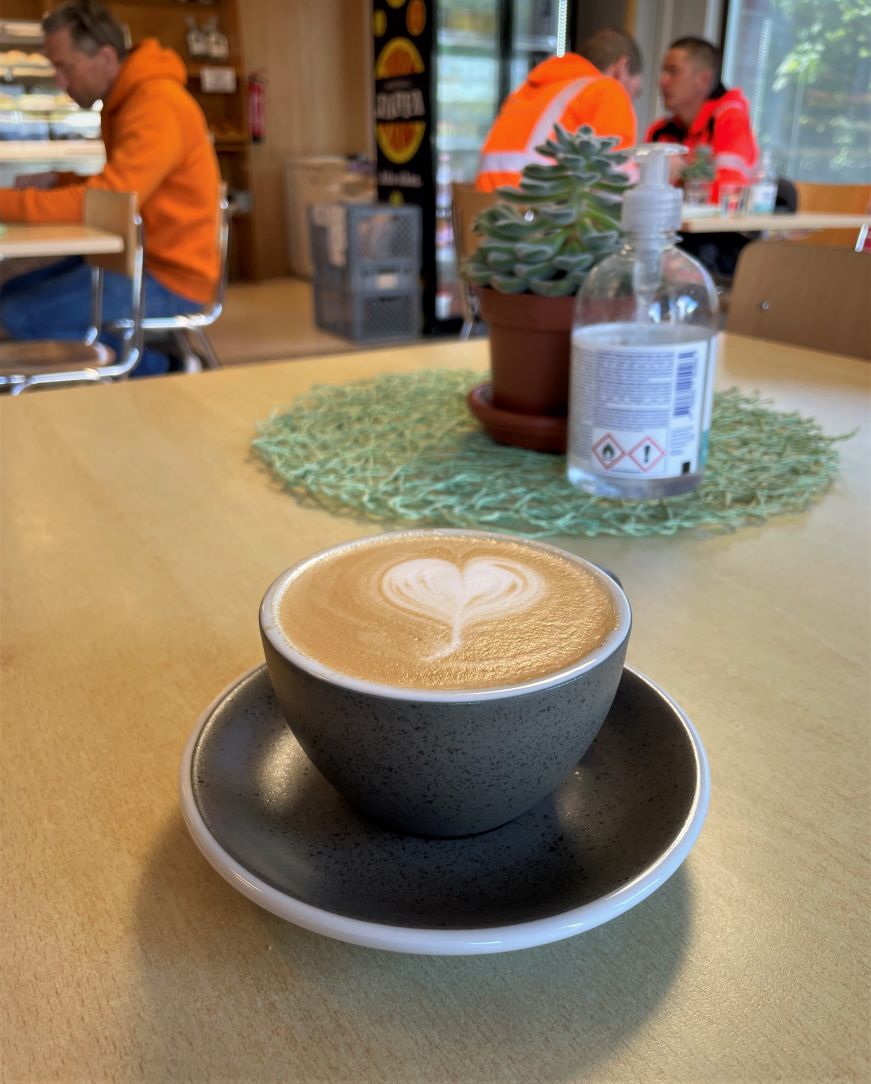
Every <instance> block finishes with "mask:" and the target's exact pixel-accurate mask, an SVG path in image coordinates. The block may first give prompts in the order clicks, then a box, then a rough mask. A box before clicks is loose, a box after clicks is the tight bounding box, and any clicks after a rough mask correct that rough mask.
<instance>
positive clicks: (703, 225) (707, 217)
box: [680, 211, 871, 233]
mask: <svg viewBox="0 0 871 1084" xmlns="http://www.w3.org/2000/svg"><path fill="white" fill-rule="evenodd" d="M865 225H871V215H845V214H835V213H834V212H828V211H798V212H796V213H795V214H770V215H755V214H736V215H722V214H704V215H698V216H694V215H692V214H689V215H688V216H687V217H686V218H684V219H683V220H682V222H681V224H680V232H681V233H755V232H757V231H759V232H764V233H782V232H785V231H792V230H795V231H800V230H850V229H855V230H858V229H859V228H860V227H861V226H865Z"/></svg>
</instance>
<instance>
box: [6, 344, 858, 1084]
mask: <svg viewBox="0 0 871 1084" xmlns="http://www.w3.org/2000/svg"><path fill="white" fill-rule="evenodd" d="M428 366H449V367H454V368H458V367H459V368H461V367H466V366H471V367H474V368H477V369H481V370H484V369H485V368H486V366H487V344H486V343H485V342H477V343H469V344H459V343H456V342H438V343H433V344H427V345H421V346H415V347H409V348H396V349H391V350H380V351H373V352H370V353H358V354H347V355H339V356H334V357H321V358H317V359H313V360H305V361H295V362H284V363H275V364H268V365H257V366H243V367H238V368H234V369H227V370H224V371H221V372H216V373H204V374H201V375H196V376H183V375H180V376H173V377H167V378H160V379H152V380H140V381H133V382H130V383H127V384H120V385H115V386H111V387H90V388H87V387H86V388H72V389H67V390H58V391H51V392H43V393H33V394H30V395H25V396H22V397H21V398H20V399H17V400H10V399H8V398H7V399H5V400H3V401H0V439H2V457H3V460H2V461H3V470H2V478H0V486H2V490H0V499H2V513H3V519H2V552H3V562H2V584H0V586H2V597H0V601H2V615H3V621H2V658H3V664H4V678H5V680H4V683H3V686H2V714H3V728H2V735H3V741H2V746H0V748H2V757H3V779H4V783H3V787H2V788H0V825H2V833H3V834H2V843H3V866H4V869H3V904H4V918H5V920H6V921H5V925H4V936H3V938H2V945H3V947H2V954H3V963H4V975H5V981H4V996H5V1002H6V1004H5V1012H4V1014H3V1023H2V1025H0V1027H2V1035H0V1046H2V1050H3V1061H4V1080H8V1081H10V1082H12V1081H14V1082H24V1081H27V1082H30V1081H47V1080H62V1081H85V1080H87V1081H97V1080H100V1081H103V1080H125V1081H187V1080H197V1081H199V1080H210V1079H221V1080H228V1081H229V1080H233V1081H257V1082H267V1081H268V1082H272V1081H275V1082H278V1081H281V1082H300V1084H312V1082H324V1084H326V1082H330V1084H334V1082H339V1081H341V1082H344V1081H349V1082H350V1081H354V1082H364V1084H368V1082H372V1084H376V1082H377V1084H384V1082H397V1084H399V1082H402V1084H405V1082H412V1081H413V1082H415V1084H417V1082H431V1084H443V1082H445V1081H458V1082H463V1084H465V1082H471V1084H478V1082H488V1084H490V1082H502V1081H505V1082H508V1081H512V1082H514V1081H541V1082H543V1081H548V1082H550V1081H554V1082H557V1081H558V1082H560V1084H563V1082H569V1081H582V1080H592V1079H594V1080H596V1081H635V1080H647V1079H651V1078H655V1079H658V1080H668V1081H694V1082H695V1081H701V1080H715V1081H729V1082H732V1081H737V1080H741V1081H770V1080H774V1079H781V1080H790V1081H797V1080H807V1081H810V1080H813V1081H824V1080H825V1081H834V1080H838V1081H846V1080H860V1079H867V1078H866V1077H865V1076H864V1074H865V1073H866V1072H867V1068H868V1060H869V1052H871V1051H869V1038H868V1036H869V1030H868V1023H869V1020H868V1016H869V1012H868V1004H869V1003H868V997H867V985H866V984H867V971H866V969H865V963H864V960H867V955H868V948H869V932H868V923H867V916H868V824H869V817H868V814H869V801H868V798H869V770H868V769H869V712H868V705H869V681H868V662H869V613H871V588H869V583H871V568H869V554H871V548H869V546H868V542H869V535H871V530H869V527H871V524H869V508H871V501H869V497H871V493H869V488H871V486H869V479H871V472H869V470H868V464H869V461H871V441H869V435H868V434H869V420H871V416H869V409H868V406H869V399H871V394H869V393H871V366H869V365H866V364H863V363H862V362H859V361H855V360H851V359H847V358H843V357H835V356H831V355H824V354H816V353H812V352H809V351H803V350H798V349H794V348H790V347H785V346H781V345H777V344H773V343H763V342H760V341H755V340H750V339H741V338H736V337H731V338H727V341H726V342H725V345H724V351H723V354H722V356H721V364H720V373H719V378H718V379H719V384H720V386H721V387H724V386H729V385H732V384H736V383H737V384H738V385H739V386H740V387H742V388H744V389H748V390H749V389H754V388H755V389H759V390H760V391H761V392H762V393H763V394H764V395H765V396H768V397H770V398H771V399H772V400H773V403H774V405H775V406H776V407H777V408H780V409H785V410H798V411H800V412H802V413H804V414H809V415H813V416H815V417H816V418H817V419H818V420H819V422H820V424H821V425H822V426H823V428H824V430H825V431H826V432H827V433H830V434H837V433H844V432H847V431H849V430H853V429H856V428H857V427H858V432H857V433H856V435H855V436H854V437H853V438H852V439H851V440H849V441H847V442H845V443H843V444H842V445H840V451H841V456H842V469H841V473H840V477H839V478H838V480H837V482H836V484H835V485H834V487H833V488H832V489H831V490H830V491H829V492H828V493H827V494H825V495H824V496H823V497H822V498H821V499H820V500H819V501H818V502H817V503H816V504H815V505H814V506H813V507H811V508H810V509H808V510H807V511H806V512H804V513H802V514H800V515H790V516H784V517H778V518H775V519H772V520H771V521H770V522H769V523H768V524H765V525H762V526H754V527H749V528H745V529H741V530H737V531H735V532H734V533H732V534H726V535H719V536H714V537H704V536H696V535H692V534H681V535H678V536H676V537H673V538H650V539H629V538H621V539H610V538H597V539H583V538H574V539H561V540H559V541H560V542H561V544H564V545H566V546H567V548H570V549H572V550H576V551H577V552H579V553H583V554H585V555H586V556H588V557H590V558H591V559H592V560H594V561H599V562H602V563H603V564H607V566H608V567H609V568H612V569H614V570H615V571H616V572H617V573H618V575H619V576H620V577H621V579H622V580H623V583H624V585H625V587H626V590H627V593H628V595H629V597H630V599H631V600H632V604H633V608H634V620H635V624H634V629H633V634H632V641H631V644H630V648H629V662H630V663H631V664H632V665H634V666H635V667H637V668H638V669H640V670H641V671H642V672H643V673H646V674H648V675H650V676H651V677H652V678H653V679H654V680H655V681H657V682H658V683H660V684H661V685H662V686H663V687H664V688H665V689H667V690H668V691H669V692H670V693H671V695H672V696H673V697H674V698H675V699H676V700H677V701H678V703H680V704H681V705H682V706H683V708H684V709H685V710H686V711H687V713H688V714H689V716H690V718H691V719H692V720H693V721H694V723H695V725H696V726H697V728H698V730H699V732H700V734H701V737H702V740H703V741H704V743H705V746H706V748H707V752H708V755H709V758H710V763H711V772H712V801H711V808H710V813H709V817H708V820H707V823H706V825H705V827H704V829H703V831H702V834H701V837H700V838H699V840H698V842H697V844H696V846H695V848H694V849H693V851H692V852H691V854H690V856H689V858H688V859H687V861H686V862H685V863H684V865H683V866H682V867H681V869H680V870H679V871H678V872H677V873H676V874H675V875H674V876H673V877H672V878H671V880H669V881H668V882H667V883H666V884H665V885H664V886H663V887H662V888H660V889H659V890H658V891H657V892H655V893H654V894H653V895H652V896H651V897H650V898H649V899H647V900H645V901H644V902H643V903H641V904H640V905H639V906H637V907H635V908H634V909H633V910H631V911H629V912H627V913H626V914H624V915H622V916H621V917H619V918H617V919H615V920H614V921H612V922H610V923H608V924H607V925H604V926H601V927H599V928H597V929H594V930H592V931H590V932H588V933H586V934H583V935H580V936H578V937H575V938H572V939H569V940H566V941H562V942H558V943H555V944H552V945H547V946H543V947H540V948H535V949H528V950H525V951H521V952H515V953H509V954H504V955H495V956H480V957H430V956H402V955H394V954H390V953H383V952H379V951H376V950H372V949H366V948H359V947H355V946H351V945H347V944H343V943H341V942H338V941H332V940H329V939H327V938H325V937H321V936H318V935H316V934H313V933H309V932H307V931H305V930H302V929H299V928H297V927H295V926H293V925H290V924H288V923H285V922H283V921H281V920H280V919H278V918H276V917H275V916H273V915H271V914H269V913H267V912H266V911H263V910H261V909H259V908H258V907H257V906H255V905H254V904H253V903H251V902H249V901H248V900H247V899H245V898H244V897H243V896H242V895H241V894H239V893H238V892H236V891H234V890H233V888H231V887H230V885H228V884H227V883H226V882H224V881H223V880H222V879H221V878H220V877H219V876H218V875H217V874H216V873H215V872H214V871H213V870H212V869H211V867H209V866H208V865H207V863H206V861H205V860H204V859H203V858H202V857H201V856H200V854H199V852H198V851H197V850H196V848H195V847H194V844H193V843H192V841H191V840H190V838H189V837H188V835H187V832H186V830H185V828H184V825H183V822H182V818H181V814H180V812H179V805H178V793H177V773H178V766H179V761H180V758H181V755H182V750H183V748H184V745H185V742H186V740H187V738H188V735H189V734H190V732H191V730H192V728H193V726H194V724H195V722H196V720H197V718H198V716H199V715H200V713H201V711H202V710H203V709H204V708H205V706H206V705H207V704H208V703H209V702H210V700H211V699H212V698H213V697H214V696H215V695H216V694H217V693H218V692H219V691H220V690H221V689H222V688H224V687H225V686H226V685H227V684H228V683H229V682H231V681H232V680H233V679H234V678H235V677H236V676H237V675H239V674H240V673H241V672H242V671H244V670H245V669H246V668H248V667H249V666H251V665H252V664H254V663H256V662H257V661H258V659H259V658H260V650H261V649H260V644H259V636H258V629H257V607H258V604H259V601H260V598H261V595H262V592H263V591H264V589H265V588H266V586H267V585H268V584H269V583H270V581H271V580H272V579H273V577H274V576H275V575H276V574H277V572H278V571H280V570H281V569H282V568H284V567H286V566H287V565H289V564H290V563H292V562H294V561H295V560H297V559H298V558H300V557H302V556H303V555H304V554H307V553H310V552H312V551H314V550H316V549H318V548H320V547H322V546H324V545H327V544H330V543H335V542H339V541H341V540H344V539H349V538H352V537H356V536H360V535H364V534H368V533H374V532H375V531H377V530H378V529H379V527H378V525H373V524H371V523H364V522H360V521H357V520H355V519H352V518H346V517H338V516H334V515H331V514H330V513H328V512H326V511H323V510H321V509H319V508H317V507H303V506H302V505H300V504H299V503H297V501H296V500H294V499H293V498H292V497H291V496H289V495H288V494H286V493H284V492H282V491H281V490H280V489H279V487H278V486H277V485H276V484H275V483H274V481H273V480H272V479H271V478H270V476H269V475H268V474H267V473H266V472H265V471H264V469H263V468H262V467H261V466H260V465H259V462H258V461H257V460H255V459H253V458H252V457H251V455H250V454H249V442H250V440H251V438H252V435H253V433H254V427H255V423H256V422H257V421H258V420H259V419H261V418H264V417H267V416H268V415H269V413H270V412H271V411H272V410H273V408H275V407H279V406H281V405H283V404H287V403H289V402H290V401H291V400H293V398H294V397H295V396H296V395H297V394H299V393H300V392H302V391H304V390H306V389H307V388H309V387H310V386H311V385H312V384H313V383H318V382H326V383H337V382H345V381H348V380H352V379H357V378H363V377H367V376H370V375H374V374H376V373H380V372H387V371H408V370H412V369H415V368H419V367H428ZM352 438H353V434H349V439H352Z"/></svg>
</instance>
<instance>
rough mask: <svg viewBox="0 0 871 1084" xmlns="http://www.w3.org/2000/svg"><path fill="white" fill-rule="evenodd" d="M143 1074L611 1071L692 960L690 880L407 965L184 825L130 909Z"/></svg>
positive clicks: (524, 1075)
mask: <svg viewBox="0 0 871 1084" xmlns="http://www.w3.org/2000/svg"><path fill="white" fill-rule="evenodd" d="M135 919H136V926H137V939H138V944H139V959H138V961H137V963H136V966H135V968H134V969H133V974H134V975H135V978H134V979H133V980H132V981H134V982H135V984H136V986H135V989H133V990H131V991H130V994H131V998H132V999H133V1000H134V1001H135V1002H136V1003H137V1004H138V1006H139V1012H138V1017H139V1020H138V1024H137V1027H136V1034H135V1035H134V1036H133V1038H132V1040H130V1041H128V1042H127V1043H122V1044H121V1045H122V1046H125V1045H129V1046H130V1047H131V1048H132V1049H133V1052H134V1054H133V1056H134V1057H135V1058H136V1062H135V1068H136V1071H137V1073H139V1074H141V1075H142V1076H143V1077H145V1078H149V1079H150V1078H157V1079H175V1078H177V1077H178V1076H179V1074H184V1072H190V1069H191V1066H196V1067H197V1070H198V1072H201V1079H207V1078H210V1077H214V1076H220V1077H221V1078H222V1079H246V1080H253V1079H256V1080H258V1082H264V1081H269V1080H279V1079H280V1080H283V1081H305V1082H306V1084H315V1082H319V1081H336V1080H337V1079H342V1080H344V1079H352V1078H353V1079H354V1080H355V1081H368V1080H373V1081H374V1080H378V1081H407V1080H414V1081H416V1082H417V1081H420V1082H422V1081H433V1082H435V1081H439V1082H441V1081H444V1080H448V1079H456V1080H472V1079H474V1080H475V1082H476V1084H481V1082H483V1081H491V1080H492V1081H503V1080H515V1079H517V1080H520V1079H523V1080H547V1081H560V1080H569V1079H577V1078H579V1077H581V1076H584V1075H586V1074H588V1073H590V1072H593V1071H595V1070H596V1069H597V1067H601V1066H604V1065H606V1064H607V1063H608V1061H609V1059H610V1058H611V1057H612V1056H613V1055H614V1054H615V1052H617V1051H618V1050H619V1049H620V1048H621V1047H623V1046H625V1044H626V1043H627V1041H628V1040H629V1039H631V1037H632V1035H633V1033H634V1032H635V1031H637V1030H638V1029H639V1028H641V1027H642V1026H643V1025H644V1023H645V1021H646V1020H647V1019H648V1018H649V1017H650V1016H651V1015H652V1014H654V1013H655V1012H656V1010H657V1007H658V1006H659V1005H660V1003H661V1002H662V1001H663V999H664V998H665V997H667V995H668V993H669V990H670V988H671V986H672V984H673V982H674V981H675V977H676V975H677V973H678V971H679V969H680V967H681V963H682V961H683V959H684V957H685V955H686V952H687V945H688V941H689V938H690V928H691V921H692V880H691V876H690V875H689V874H688V873H687V872H686V870H685V868H681V869H680V870H679V871H678V872H677V873H676V874H675V875H674V876H673V877H672V878H671V880H670V881H668V882H667V883H666V884H665V885H664V886H663V887H662V888H661V889H660V890H659V891H658V892H656V893H654V894H653V896H651V897H650V898H649V899H647V900H645V901H644V902H643V903H641V904H640V905H639V906H638V907H636V908H634V909H633V910H631V911H629V912H627V913H626V914H624V915H622V916H620V917H619V918H618V919H616V920H614V921H613V922H610V923H608V924H607V925H605V926H601V927H599V928H597V929H595V930H591V931H589V932H588V933H584V934H581V935H579V936H577V937H574V938H571V939H569V940H566V941H560V942H557V943H555V944H552V945H546V946H542V947H540V948H535V949H526V950H522V951H519V952H512V953H505V954H500V955H494V956H478V957H429V956H406V955H399V954H394V953H388V952H380V951H376V950H373V949H365V948H359V947H357V946H353V945H347V944H344V943H342V942H339V941H333V940H330V939H328V938H325V937H321V936H319V935H317V934H312V933H309V932H307V931H306V930H303V929H300V928H298V927H296V926H293V925H291V924H289V923H286V922H284V921H282V920H281V919H279V918H277V917H275V916H273V915H271V914H269V913H268V912H266V911H263V910H261V909H260V908H258V907H256V906H255V905H254V904H253V903H251V902H249V901H248V900H247V899H245V898H244V897H242V896H241V895H239V894H238V893H236V892H235V891H233V889H232V888H231V887H230V886H229V885H228V884H227V883H226V882H225V881H224V880H223V879H221V878H220V877H219V876H218V874H217V873H215V872H214V871H213V870H212V869H211V867H209V866H208V864H207V863H206V861H205V859H203V858H202V856H201V855H200V854H199V852H198V851H197V850H196V848H195V847H194V844H193V843H192V841H191V840H190V838H189V837H188V835H187V832H186V829H185V827H184V824H183V821H182V819H181V816H180V814H174V815H173V816H172V818H171V819H170V820H169V821H168V822H167V823H166V825H165V828H164V831H163V834H162V835H161V836H160V837H159V839H158V840H157V841H156V844H155V848H154V851H153V854H152V856H151V859H150V861H149V863H148V865H147V870H146V874H145V877H144V880H143V882H142V884H141V887H140V892H139V896H138V899H137V903H136V916H135Z"/></svg>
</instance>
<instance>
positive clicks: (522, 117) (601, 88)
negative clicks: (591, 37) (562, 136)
mask: <svg viewBox="0 0 871 1084" xmlns="http://www.w3.org/2000/svg"><path fill="white" fill-rule="evenodd" d="M555 124H561V125H562V127H563V128H566V129H568V131H570V132H575V131H577V130H578V128H580V127H581V125H583V124H589V125H590V127H591V128H592V129H593V131H594V132H595V133H596V135H598V136H617V137H618V138H619V140H620V142H619V143H618V144H617V149H618V150H621V149H623V148H625V147H631V146H632V144H633V143H634V142H635V137H636V121H635V111H634V109H633V108H632V102H631V101H630V99H629V95H628V94H627V93H626V91H625V89H624V88H623V87H622V86H621V85H620V83H618V82H617V80H616V79H612V78H611V77H610V76H608V75H603V74H602V73H601V72H600V71H599V69H598V68H596V67H595V66H594V65H593V64H591V63H590V61H589V60H587V59H586V58H585V57H582V56H578V54H577V53H566V54H565V55H564V56H554V57H550V58H549V59H547V60H544V61H542V62H541V64H538V65H537V66H536V67H534V68H533V69H532V71H531V72H530V73H529V75H528V76H527V79H526V82H525V83H524V84H523V85H522V86H521V87H519V88H518V89H517V90H515V91H514V93H513V94H510V95H509V96H508V97H507V98H506V99H505V102H504V104H503V105H502V108H501V109H500V110H499V115H498V116H497V117H496V120H495V121H494V122H493V126H492V128H491V129H490V132H489V134H488V135H487V138H486V140H485V141H484V146H483V147H482V148H481V163H480V167H479V170H478V176H477V179H476V182H475V184H476V187H477V188H478V189H479V190H480V191H482V192H492V191H494V190H495V189H496V188H499V187H500V186H501V185H517V183H518V182H519V181H520V174H521V172H522V170H523V167H524V166H525V165H527V164H528V163H530V162H537V161H546V160H545V159H542V158H541V157H540V156H539V155H538V153H537V152H536V150H535V148H536V147H537V146H538V145H539V144H541V143H544V141H545V140H546V139H547V138H548V136H550V134H551V133H552V132H553V127H554V125H555Z"/></svg>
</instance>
